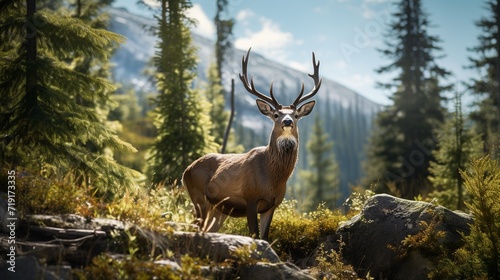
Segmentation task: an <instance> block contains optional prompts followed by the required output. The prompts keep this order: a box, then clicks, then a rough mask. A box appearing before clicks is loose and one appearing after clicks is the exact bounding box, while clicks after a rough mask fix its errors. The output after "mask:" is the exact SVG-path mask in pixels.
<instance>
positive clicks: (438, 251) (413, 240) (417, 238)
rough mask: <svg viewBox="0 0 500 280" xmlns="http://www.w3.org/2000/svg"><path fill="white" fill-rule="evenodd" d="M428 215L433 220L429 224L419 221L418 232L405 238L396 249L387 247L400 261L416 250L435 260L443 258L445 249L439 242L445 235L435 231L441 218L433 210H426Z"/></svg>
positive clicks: (390, 246)
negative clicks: (394, 252) (396, 254)
mask: <svg viewBox="0 0 500 280" xmlns="http://www.w3.org/2000/svg"><path fill="white" fill-rule="evenodd" d="M428 213H429V214H430V215H432V217H433V218H432V220H431V221H430V222H427V221H420V222H419V224H418V227H419V228H420V231H418V232H417V233H416V234H412V235H408V236H406V237H405V239H403V240H402V241H401V244H399V245H397V247H393V246H392V245H391V244H389V245H388V246H389V248H391V249H393V250H395V251H396V252H397V253H398V257H399V258H400V259H404V258H406V257H408V254H409V253H410V251H411V250H418V251H419V252H420V253H422V254H425V255H427V256H432V257H434V258H436V260H438V259H439V258H440V257H442V256H445V253H446V251H445V247H444V246H443V244H442V242H441V240H442V239H443V238H444V235H445V233H444V232H443V231H440V230H437V226H438V225H439V224H440V223H441V222H442V217H441V215H440V214H439V213H436V212H435V211H434V210H428Z"/></svg>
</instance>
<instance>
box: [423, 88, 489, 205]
mask: <svg viewBox="0 0 500 280" xmlns="http://www.w3.org/2000/svg"><path fill="white" fill-rule="evenodd" d="M436 135H437V139H438V143H439V145H438V147H437V149H436V150H434V151H433V155H434V158H435V160H433V161H432V162H431V163H430V167H429V173H430V177H429V180H430V181H431V182H432V184H433V191H432V192H431V193H430V194H429V196H430V197H431V198H437V199H438V202H439V204H441V205H443V206H445V207H447V208H451V209H458V210H463V209H464V206H465V205H464V200H465V199H464V187H463V180H462V176H460V171H461V170H467V169H469V162H470V160H471V159H472V158H478V157H479V156H480V155H481V151H480V150H481V146H480V145H481V139H480V137H481V135H479V134H477V133H475V131H473V130H471V129H468V128H467V126H466V124H465V122H464V119H463V115H462V104H461V96H460V94H459V93H458V92H455V112H454V113H453V114H451V115H450V116H449V117H448V118H447V119H446V120H445V122H444V124H443V125H442V126H441V127H439V129H437V130H436Z"/></svg>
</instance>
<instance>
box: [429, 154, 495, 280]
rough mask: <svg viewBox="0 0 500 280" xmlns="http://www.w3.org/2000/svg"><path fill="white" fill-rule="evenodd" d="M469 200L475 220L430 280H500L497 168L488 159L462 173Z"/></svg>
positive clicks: (476, 161) (476, 163)
mask: <svg viewBox="0 0 500 280" xmlns="http://www.w3.org/2000/svg"><path fill="white" fill-rule="evenodd" d="M461 175H462V177H463V179H464V185H465V187H466V189H467V191H468V193H469V194H470V195H471V196H472V200H471V202H470V203H466V206H467V208H468V209H469V211H470V212H471V213H472V214H473V216H474V223H473V224H471V231H470V234H469V235H468V236H463V238H464V243H465V245H464V246H463V247H462V248H459V249H457V250H456V251H455V252H453V253H452V254H450V256H448V257H446V258H443V259H441V260H440V261H439V263H438V265H437V267H436V269H435V270H434V271H433V272H431V273H430V274H429V277H430V278H432V279H500V270H499V268H500V251H499V250H500V248H499V246H500V203H498V198H499V197H500V166H499V163H498V161H496V160H493V159H491V158H490V157H489V156H486V157H482V158H479V159H476V160H472V162H471V170H470V172H461Z"/></svg>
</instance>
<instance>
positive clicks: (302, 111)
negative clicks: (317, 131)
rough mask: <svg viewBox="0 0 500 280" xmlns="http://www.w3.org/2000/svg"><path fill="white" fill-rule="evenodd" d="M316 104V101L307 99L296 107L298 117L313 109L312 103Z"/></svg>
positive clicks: (307, 113)
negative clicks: (307, 100)
mask: <svg viewBox="0 0 500 280" xmlns="http://www.w3.org/2000/svg"><path fill="white" fill-rule="evenodd" d="M315 104H316V101H314V100H313V101H309V102H307V103H305V104H303V105H302V106H300V107H299V109H297V114H298V115H299V118H302V117H305V116H307V115H309V113H311V112H312V110H313V109H314V105H315Z"/></svg>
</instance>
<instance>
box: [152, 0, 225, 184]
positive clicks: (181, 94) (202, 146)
mask: <svg viewBox="0 0 500 280" xmlns="http://www.w3.org/2000/svg"><path fill="white" fill-rule="evenodd" d="M160 4H161V11H160V13H161V14H160V16H157V17H156V18H157V20H158V29H157V35H158V39H159V42H158V47H157V48H158V51H157V53H156V56H155V58H154V61H155V65H156V68H157V73H156V80H157V88H158V91H159V95H158V97H157V98H156V99H155V102H156V105H157V107H156V110H155V112H156V126H157V128H158V137H157V139H156V141H155V144H154V145H153V148H152V151H151V158H150V160H151V171H152V182H153V184H158V183H161V182H166V183H169V184H170V183H173V182H175V181H176V180H178V179H180V177H181V176H182V172H183V171H184V169H185V168H186V167H187V166H188V165H189V164H190V163H191V162H192V161H194V160H195V159H197V158H199V157H200V156H202V155H203V154H205V153H207V152H211V151H215V150H216V148H217V147H216V145H215V143H214V142H213V137H211V136H209V135H208V132H209V130H210V128H211V126H212V124H211V123H210V119H209V117H208V111H209V110H210V104H208V102H206V100H203V99H201V98H200V94H199V92H198V91H197V90H196V89H193V88H192V82H193V79H194V77H195V67H196V57H195V49H194V47H193V44H192V39H191V34H190V31H189V29H188V25H189V24H190V23H191V20H190V19H189V18H187V17H186V10H187V9H188V8H190V7H191V4H190V2H189V1H185V0H161V1H160ZM179 182H180V180H179Z"/></svg>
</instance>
